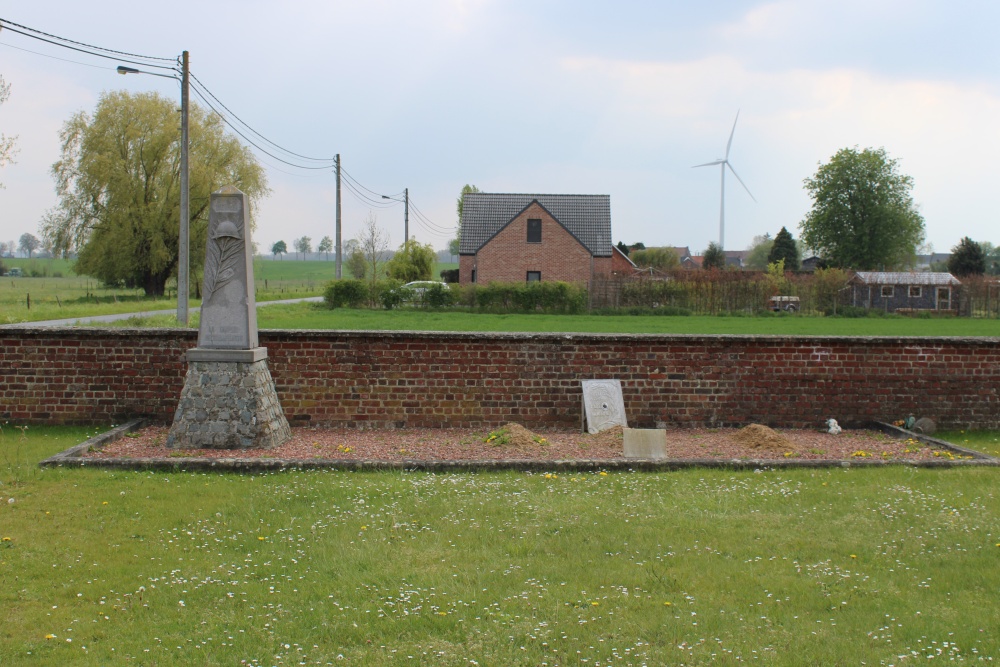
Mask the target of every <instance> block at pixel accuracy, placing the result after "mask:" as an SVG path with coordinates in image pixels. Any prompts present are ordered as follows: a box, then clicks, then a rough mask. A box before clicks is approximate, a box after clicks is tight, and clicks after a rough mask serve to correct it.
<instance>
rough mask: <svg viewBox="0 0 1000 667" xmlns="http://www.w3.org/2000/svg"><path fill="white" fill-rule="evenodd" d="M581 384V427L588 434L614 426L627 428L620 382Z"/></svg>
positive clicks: (600, 381)
mask: <svg viewBox="0 0 1000 667" xmlns="http://www.w3.org/2000/svg"><path fill="white" fill-rule="evenodd" d="M582 383H583V413H582V415H581V426H582V427H585V428H586V430H587V431H588V432H589V433H600V432H601V431H606V430H608V429H609V428H612V427H614V426H621V427H622V428H625V427H627V426H628V421H627V420H626V419H625V400H624V399H623V398H622V383H621V381H620V380H583V381H582Z"/></svg>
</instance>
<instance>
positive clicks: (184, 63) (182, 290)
mask: <svg viewBox="0 0 1000 667" xmlns="http://www.w3.org/2000/svg"><path fill="white" fill-rule="evenodd" d="M118 73H119V74H149V75H151V76H161V77H163V78H165V79H174V80H176V79H177V77H176V76H172V75H170V74H157V73H156V72H146V71H144V70H140V69H136V68H134V67H125V66H124V65H119V66H118ZM188 88H189V83H188V52H187V51H185V52H184V53H183V54H181V221H180V234H179V237H178V239H177V321H178V322H179V323H180V324H181V325H182V326H187V323H188V296H189V294H190V291H191V290H190V286H189V285H190V262H189V261H188V258H189V257H190V254H191V253H190V247H189V246H190V223H191V220H190V216H191V210H190V199H189V196H190V192H189V189H188Z"/></svg>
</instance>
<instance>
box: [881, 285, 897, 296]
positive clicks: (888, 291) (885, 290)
mask: <svg viewBox="0 0 1000 667" xmlns="http://www.w3.org/2000/svg"><path fill="white" fill-rule="evenodd" d="M893 294H895V289H894V288H893V286H892V285H882V298H883V299H891V298H892V295H893Z"/></svg>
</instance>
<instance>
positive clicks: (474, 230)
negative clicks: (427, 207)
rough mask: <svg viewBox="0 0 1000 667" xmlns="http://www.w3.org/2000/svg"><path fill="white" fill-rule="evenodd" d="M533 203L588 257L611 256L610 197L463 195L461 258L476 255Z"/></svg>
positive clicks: (503, 194)
mask: <svg viewBox="0 0 1000 667" xmlns="http://www.w3.org/2000/svg"><path fill="white" fill-rule="evenodd" d="M535 201H537V202H538V203H539V204H541V205H542V207H543V208H544V209H545V210H546V211H548V212H549V214H550V215H552V217H553V218H555V219H556V220H557V221H558V222H559V223H560V224H561V225H562V226H563V227H565V228H566V230H567V231H568V232H569V233H570V234H572V235H573V236H574V237H575V238H576V239H577V240H578V241H579V242H580V243H581V244H582V245H583V246H584V247H585V248H587V250H589V251H590V253H591V254H592V255H594V256H595V257H610V256H611V196H610V195H533V194H507V193H491V192H470V193H467V194H466V195H465V196H464V199H463V203H462V239H461V245H460V246H459V252H460V253H461V254H463V255H472V254H475V253H476V252H478V251H479V249H480V248H482V247H483V246H484V245H486V243H488V242H489V241H490V239H492V238H493V237H494V236H496V235H497V233H498V232H499V231H500V230H501V229H503V228H504V227H506V226H507V224H508V223H509V222H510V221H511V220H513V219H514V218H516V217H517V216H518V215H520V214H521V212H522V211H524V209H526V208H527V207H528V206H529V205H530V204H531V203H532V202H535Z"/></svg>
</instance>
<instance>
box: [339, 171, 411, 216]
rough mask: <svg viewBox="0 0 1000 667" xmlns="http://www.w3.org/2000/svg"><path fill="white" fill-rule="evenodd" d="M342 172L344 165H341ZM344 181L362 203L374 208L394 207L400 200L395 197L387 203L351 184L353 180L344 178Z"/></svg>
mask: <svg viewBox="0 0 1000 667" xmlns="http://www.w3.org/2000/svg"><path fill="white" fill-rule="evenodd" d="M340 173H341V174H343V173H344V169H343V167H341V169H340ZM342 182H343V184H344V185H345V186H346V187H347V190H348V192H350V193H351V194H352V195H354V197H355V198H356V199H357V200H358V201H360V202H361V203H362V204H365V205H366V206H372V207H374V208H392V207H393V206H397V205H398V204H399V202H398V201H396V200H395V199H394V200H392V201H391V202H389V203H386V202H385V201H383V200H380V199H372V198H371V197H369V196H368V195H366V194H364V193H363V192H361V191H359V190H358V189H357V188H355V187H354V185H353V184H351V182H350V181H348V180H347V179H344V180H343V181H342Z"/></svg>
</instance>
